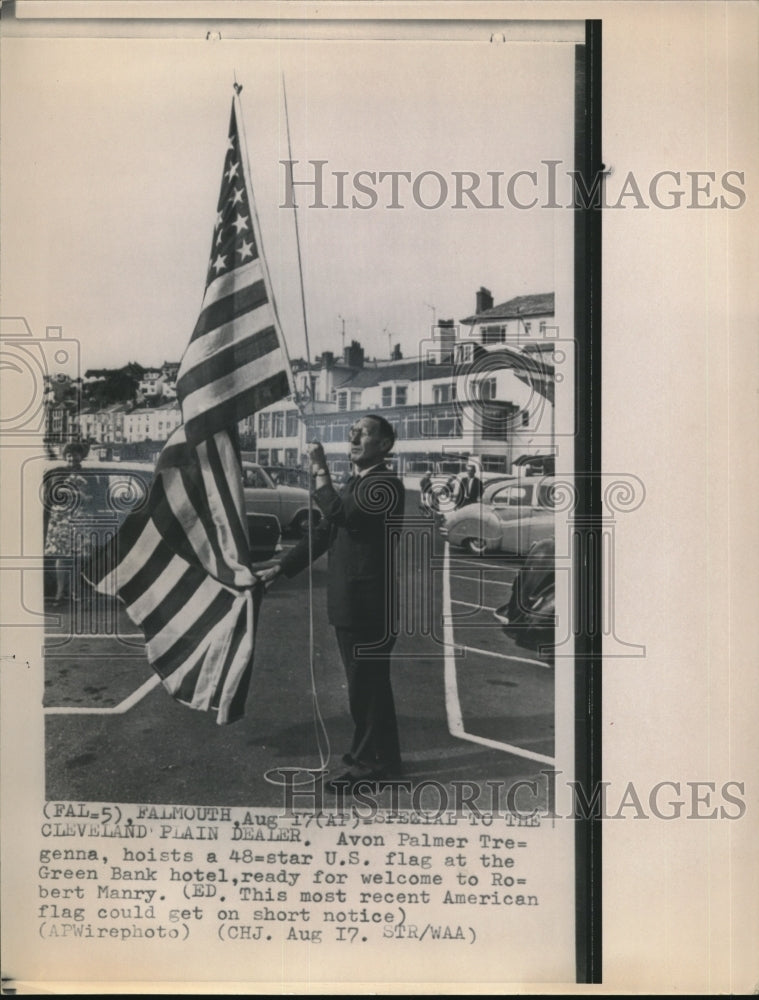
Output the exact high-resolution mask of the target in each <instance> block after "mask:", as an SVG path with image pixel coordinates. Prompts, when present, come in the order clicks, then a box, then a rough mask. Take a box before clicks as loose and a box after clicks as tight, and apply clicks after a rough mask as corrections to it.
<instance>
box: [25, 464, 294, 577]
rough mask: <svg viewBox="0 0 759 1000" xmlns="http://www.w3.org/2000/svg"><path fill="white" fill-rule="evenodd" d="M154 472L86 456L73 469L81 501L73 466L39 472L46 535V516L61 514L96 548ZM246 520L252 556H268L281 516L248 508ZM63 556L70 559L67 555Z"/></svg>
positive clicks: (277, 541)
mask: <svg viewBox="0 0 759 1000" xmlns="http://www.w3.org/2000/svg"><path fill="white" fill-rule="evenodd" d="M153 473H154V469H153V466H152V465H151V464H149V463H141V462H97V461H85V462H83V463H82V465H81V467H80V468H79V469H77V470H76V472H75V473H74V474H75V475H76V476H78V477H81V478H82V479H83V480H84V492H85V493H86V498H85V501H84V502H83V498H82V497H80V496H76V495H74V494H73V493H72V490H71V488H70V486H69V481H70V477H71V475H72V469H71V468H70V467H69V466H68V465H62V464H56V465H53V466H50V467H49V468H47V469H46V470H45V472H44V473H43V477H42V487H41V491H40V496H41V499H42V504H43V531H44V536H46V535H47V529H48V523H49V520H50V515H51V514H52V513H53V512H56V513H59V514H60V513H64V514H65V515H66V516H67V518H68V520H69V522H70V527H71V530H72V531H73V532H74V535H75V536H76V535H79V536H80V537H81V538H86V540H87V543H88V546H89V547H90V548H92V549H97V548H99V547H100V546H101V545H103V544H105V542H106V541H108V539H109V538H111V537H112V536H113V534H114V533H115V532H116V531H117V530H118V528H119V527H120V526H121V525H122V524H123V522H124V520H125V519H126V517H127V516H128V515H129V514H130V513H132V512H133V511H136V510H139V509H140V508H141V507H142V506H143V505H144V504H145V502H146V501H147V497H148V492H149V490H150V484H151V482H152V480H153ZM247 522H248V539H249V542H250V553H251V561H252V562H265V561H267V560H269V559H271V558H272V556H274V554H275V553H276V552H278V551H280V550H281V548H282V546H281V534H282V532H281V528H280V523H279V519H278V518H277V517H276V516H274V515H273V514H270V513H268V512H263V513H259V512H249V513H247ZM77 547H78V546H76V544H75V548H77ZM65 558H66V560H70V561H73V557H71V556H66V557H65ZM46 562H47V561H46ZM49 562H50V565H49V566H47V565H46V567H45V589H46V591H47V590H49V589H50V588H51V587H52V581H51V577H52V572H53V566H52V559H51V560H49Z"/></svg>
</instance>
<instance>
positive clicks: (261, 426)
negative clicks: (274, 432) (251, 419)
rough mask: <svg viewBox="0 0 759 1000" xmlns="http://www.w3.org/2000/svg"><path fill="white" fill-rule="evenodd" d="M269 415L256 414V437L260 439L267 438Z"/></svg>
mask: <svg viewBox="0 0 759 1000" xmlns="http://www.w3.org/2000/svg"><path fill="white" fill-rule="evenodd" d="M269 421H270V414H269V413H259V414H258V436H259V437H262V438H267V437H269V426H270V423H269Z"/></svg>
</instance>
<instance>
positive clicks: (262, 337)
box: [177, 326, 281, 406]
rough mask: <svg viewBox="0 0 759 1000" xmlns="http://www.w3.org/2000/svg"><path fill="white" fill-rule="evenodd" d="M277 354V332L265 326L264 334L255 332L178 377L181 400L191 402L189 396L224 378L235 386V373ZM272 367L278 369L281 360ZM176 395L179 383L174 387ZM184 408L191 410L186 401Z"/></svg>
mask: <svg viewBox="0 0 759 1000" xmlns="http://www.w3.org/2000/svg"><path fill="white" fill-rule="evenodd" d="M278 351H279V340H278V338H277V331H276V330H275V329H274V327H273V326H268V327H266V328H265V329H264V330H259V331H258V332H257V333H254V334H253V335H252V336H250V337H246V338H245V339H244V340H239V339H238V340H237V341H236V342H235V343H233V344H230V345H229V346H228V347H224V348H222V349H221V350H219V351H217V352H216V354H214V355H212V356H211V357H209V358H207V359H205V360H204V361H202V362H200V363H198V364H197V365H195V367H194V368H191V369H190V370H189V371H188V372H187V374H186V375H184V376H183V377H182V381H181V389H182V397H183V400H188V397H189V398H190V400H191V397H192V394H193V393H195V392H197V391H198V390H200V389H203V388H204V387H205V386H208V385H214V387H215V386H216V385H217V384H219V383H220V382H223V380H224V379H225V377H227V378H233V379H234V384H235V385H237V384H238V382H239V377H238V374H237V373H238V372H239V371H240V369H242V368H243V367H244V366H246V365H250V364H251V363H252V362H255V361H258V360H259V358H263V357H264V356H265V355H267V354H271V353H273V352H277V353H278ZM275 360H276V363H277V364H278V365H280V366H281V359H280V358H279V357H277V358H276V359H275ZM177 391H179V383H178V384H177ZM188 405H190V406H192V405H193V404H192V402H191V401H189V402H188Z"/></svg>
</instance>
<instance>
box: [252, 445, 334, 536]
mask: <svg viewBox="0 0 759 1000" xmlns="http://www.w3.org/2000/svg"><path fill="white" fill-rule="evenodd" d="M242 478H243V492H244V494H245V510H246V511H247V513H248V515H250V514H274V515H275V517H277V518H279V523H280V524H281V525H282V531H283V532H285V531H286V532H289V533H290V534H293V535H303V534H305V532H306V530H307V528H308V518H309V492H308V490H305V489H303V488H302V487H300V486H285V485H279V486H278V485H276V484H275V483H274V482H273V481H272V478H271V476H270V475H269V474H268V472H266V470H265V469H264V468H263V467H262V466H260V465H257V464H256V463H255V462H245V461H244V462H243V463H242ZM310 515H311V522H312V524H318V523H319V518H320V516H321V515H320V514H319V511H318V510H317V509H316V508H315V507H311V510H310Z"/></svg>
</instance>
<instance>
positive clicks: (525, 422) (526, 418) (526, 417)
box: [522, 410, 530, 427]
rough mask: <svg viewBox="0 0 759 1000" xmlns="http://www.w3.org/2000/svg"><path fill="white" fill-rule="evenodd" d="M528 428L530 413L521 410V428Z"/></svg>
mask: <svg viewBox="0 0 759 1000" xmlns="http://www.w3.org/2000/svg"><path fill="white" fill-rule="evenodd" d="M529 426H530V411H529V410H522V427H529Z"/></svg>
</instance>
